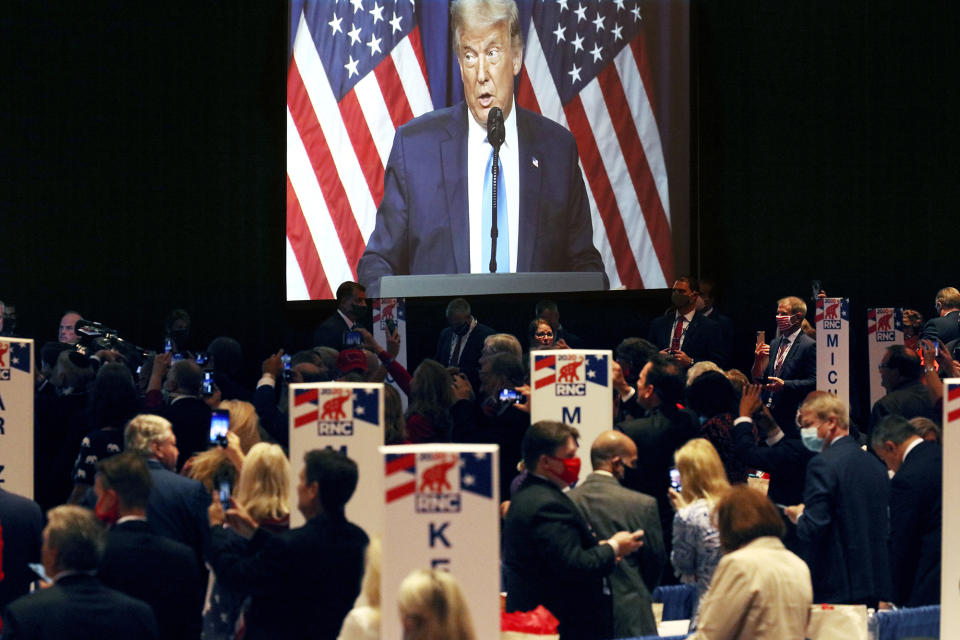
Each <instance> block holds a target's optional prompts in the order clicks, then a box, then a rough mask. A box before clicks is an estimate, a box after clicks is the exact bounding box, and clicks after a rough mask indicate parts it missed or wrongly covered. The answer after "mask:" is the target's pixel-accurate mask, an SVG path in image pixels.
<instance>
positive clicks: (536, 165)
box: [530, 158, 540, 169]
mask: <svg viewBox="0 0 960 640" xmlns="http://www.w3.org/2000/svg"><path fill="white" fill-rule="evenodd" d="M530 164H532V165H533V166H534V167H536V168H537V169H539V168H540V161H539V160H537V159H536V158H531V159H530Z"/></svg>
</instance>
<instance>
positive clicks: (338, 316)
mask: <svg viewBox="0 0 960 640" xmlns="http://www.w3.org/2000/svg"><path fill="white" fill-rule="evenodd" d="M366 314H367V289H366V287H364V286H363V285H362V284H360V283H359V282H351V281H349V280H348V281H346V282H343V283H341V284H340V286H339V287H337V310H336V312H335V313H334V314H333V315H332V316H330V317H329V318H327V319H326V320H324V321H323V323H322V324H321V325H320V326H319V327H317V330H316V331H315V332H314V334H313V346H315V347H330V348H331V349H336V350H337V351H339V350H340V349H343V334H345V333H346V332H347V331H350V330H352V329H353V327H355V326H361V325H362V324H363V321H364V318H365V317H366Z"/></svg>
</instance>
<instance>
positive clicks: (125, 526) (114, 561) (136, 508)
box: [94, 453, 204, 640]
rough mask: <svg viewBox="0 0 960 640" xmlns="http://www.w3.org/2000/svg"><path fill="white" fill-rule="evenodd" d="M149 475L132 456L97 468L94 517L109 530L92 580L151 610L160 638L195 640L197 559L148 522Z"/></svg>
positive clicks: (199, 596) (199, 602)
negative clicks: (193, 639)
mask: <svg viewBox="0 0 960 640" xmlns="http://www.w3.org/2000/svg"><path fill="white" fill-rule="evenodd" d="M152 484H153V483H152V481H151V479H150V470H149V469H148V468H147V463H146V462H145V461H144V460H143V458H141V457H140V456H138V455H136V454H134V453H121V454H118V455H116V456H113V457H112V458H108V459H106V460H101V461H100V462H99V463H97V476H96V481H95V484H94V491H95V492H96V494H97V506H96V509H95V513H96V515H97V518H98V519H99V520H100V521H101V522H103V523H104V524H106V525H107V526H108V527H110V531H109V532H108V533H107V544H106V547H105V548H104V551H103V557H101V559H100V566H99V568H98V569H97V576H98V577H99V578H100V580H101V582H103V584H105V585H106V586H108V587H110V588H111V589H116V590H117V591H120V592H122V593H125V594H127V595H128V596H132V597H134V598H136V599H138V600H143V601H144V602H146V603H147V604H149V605H150V606H151V607H152V608H153V612H154V614H155V615H156V616H157V622H158V623H159V626H160V638H162V639H163V640H179V639H181V638H199V637H200V610H201V609H202V608H203V592H204V589H203V586H202V583H201V577H200V565H199V564H198V562H197V557H196V556H195V555H194V554H193V551H192V550H191V549H190V547H188V546H187V545H185V544H183V543H180V542H176V541H174V540H171V539H169V538H165V537H163V536H161V535H158V534H157V533H154V532H153V531H151V529H150V525H149V524H148V523H147V500H148V498H149V496H150V486H151V485H152Z"/></svg>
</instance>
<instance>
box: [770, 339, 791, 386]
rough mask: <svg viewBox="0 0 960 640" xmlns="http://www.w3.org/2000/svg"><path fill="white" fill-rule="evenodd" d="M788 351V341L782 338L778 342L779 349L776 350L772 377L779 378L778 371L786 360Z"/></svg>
mask: <svg viewBox="0 0 960 640" xmlns="http://www.w3.org/2000/svg"><path fill="white" fill-rule="evenodd" d="M788 351H790V341H789V340H787V339H786V338H784V339H783V340H781V341H780V348H779V349H777V361H776V363H775V364H774V366H773V375H774V376H775V377H777V378H779V377H780V369H782V368H783V361H784V360H786V359H787V352H788Z"/></svg>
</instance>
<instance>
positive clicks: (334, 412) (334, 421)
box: [317, 389, 353, 436]
mask: <svg viewBox="0 0 960 640" xmlns="http://www.w3.org/2000/svg"><path fill="white" fill-rule="evenodd" d="M352 395H353V394H352V393H351V392H350V390H349V389H329V390H327V389H324V390H323V393H322V394H321V396H320V401H321V407H322V408H321V410H320V419H319V420H318V421H317V435H320V436H352V435H353V420H352V419H348V418H347V416H348V415H352V413H353V408H352V406H351V403H350V399H351V396H352Z"/></svg>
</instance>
